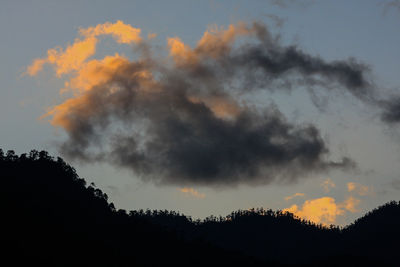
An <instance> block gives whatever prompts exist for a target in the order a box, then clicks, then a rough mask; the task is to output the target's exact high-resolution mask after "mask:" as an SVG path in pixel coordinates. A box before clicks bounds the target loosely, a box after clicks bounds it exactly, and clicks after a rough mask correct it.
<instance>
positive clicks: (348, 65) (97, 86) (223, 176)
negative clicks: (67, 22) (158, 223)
mask: <svg viewBox="0 0 400 267" xmlns="http://www.w3.org/2000/svg"><path fill="white" fill-rule="evenodd" d="M112 25H118V27H117V26H115V27H114V26H112ZM123 25H125V26H123ZM135 29H136V28H133V27H131V26H130V25H126V24H124V23H123V22H117V23H115V24H110V23H106V24H101V25H97V26H96V27H90V28H88V29H81V31H80V34H81V36H83V37H84V39H83V40H81V39H77V40H76V41H75V43H74V44H73V45H70V46H68V47H67V49H66V50H62V49H61V48H59V49H58V50H57V51H58V52H56V53H55V57H54V58H55V59H54V62H52V61H50V59H48V58H47V59H45V60H46V64H47V63H49V64H52V65H53V66H54V67H55V72H56V75H57V76H59V77H61V78H63V77H65V78H66V79H67V81H66V83H65V88H63V92H64V91H72V92H73V93H72V94H71V96H70V97H69V98H67V99H66V100H65V101H64V102H63V103H61V104H59V105H56V106H54V107H51V108H50V109H49V110H48V112H47V114H45V115H44V117H47V118H50V122H51V123H52V124H53V125H54V126H57V127H62V128H63V129H64V130H65V131H66V133H67V134H68V139H67V140H66V141H65V142H64V143H63V144H61V146H60V149H61V152H62V153H63V155H64V156H66V157H68V158H69V159H75V160H79V161H81V162H93V161H107V162H109V163H112V164H114V165H115V166H119V167H124V168H128V169H130V170H132V171H133V173H134V174H135V175H136V176H137V177H139V178H141V179H142V180H144V181H152V182H154V183H157V184H175V185H179V186H186V185H187V186H189V185H206V186H222V187H223V186H234V185H238V184H248V185H255V184H268V183H271V182H284V183H288V182H296V181H298V179H301V178H305V177H309V176H312V175H313V174H316V173H321V172H328V171H330V170H333V169H341V170H346V169H349V168H353V167H354V166H355V163H354V162H353V161H352V160H351V159H350V158H347V157H341V158H339V159H337V160H332V159H330V153H329V148H328V146H327V145H326V143H325V141H324V140H323V138H322V137H321V134H320V132H319V130H318V129H317V128H316V127H315V126H314V125H312V124H308V123H293V122H290V121H288V120H287V119H286V118H285V116H284V115H283V114H282V113H281V112H280V111H279V109H278V107H276V106H274V105H271V106H265V107H263V108H256V107H254V106H253V105H251V104H247V103H246V102H243V100H242V99H241V98H240V97H238V96H240V95H249V94H253V93H254V92H256V91H257V90H269V91H271V90H281V89H282V90H284V91H290V90H293V89H294V88H298V87H302V86H307V87H308V88H313V87H318V88H320V89H326V90H339V91H343V92H348V93H350V94H352V95H354V96H356V97H358V98H360V99H367V98H368V97H369V95H370V89H371V88H370V83H369V81H368V79H367V77H368V71H369V69H368V67H367V66H366V65H364V64H361V63H358V62H356V60H354V59H348V60H342V61H333V62H328V61H325V60H323V59H322V58H320V57H318V56H313V55H309V54H307V53H305V52H304V51H302V50H301V49H299V48H298V47H295V46H283V45H282V44H280V42H279V38H278V37H277V36H273V35H271V34H270V33H269V30H268V28H267V27H266V26H264V25H262V24H260V23H253V24H251V25H248V24H245V23H238V24H237V25H230V26H229V27H227V28H223V27H216V26H214V27H211V28H209V29H208V30H207V31H206V32H205V33H204V34H203V36H202V37H201V38H200V40H199V42H198V43H197V45H196V46H195V47H194V48H191V47H190V46H188V45H186V44H185V43H184V42H183V41H182V40H181V39H179V38H178V37H173V38H169V39H168V40H167V44H168V50H169V54H168V55H167V56H166V57H163V56H161V55H159V54H156V53H153V51H152V47H151V46H150V44H148V43H146V41H144V40H142V39H141V38H140V36H139V34H140V30H135ZM102 34H111V35H112V36H113V37H114V38H115V40H116V41H117V42H118V43H127V42H129V43H131V44H132V45H134V48H135V49H134V50H135V51H136V52H137V53H138V57H137V59H136V60H135V61H131V60H129V59H127V58H125V57H123V56H120V55H119V54H115V55H113V56H106V57H105V58H103V59H92V60H89V57H90V56H91V55H92V52H94V51H95V46H94V50H93V49H87V50H84V51H86V52H82V53H81V50H80V49H75V46H76V45H78V44H81V42H89V43H90V42H92V41H87V40H88V38H94V39H96V41H95V42H97V36H98V35H102ZM239 39H240V41H239ZM90 40H91V39H90ZM76 51H78V52H76ZM64 57H65V59H64ZM58 62H61V63H58ZM70 62H72V63H70ZM40 64H41V63H36V65H40ZM31 66H35V63H34V64H33V65H31ZM32 68H34V67H32ZM67 73H68V75H66V74H67Z"/></svg>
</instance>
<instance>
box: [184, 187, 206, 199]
mask: <svg viewBox="0 0 400 267" xmlns="http://www.w3.org/2000/svg"><path fill="white" fill-rule="evenodd" d="M179 191H180V192H182V193H184V194H186V195H190V196H193V197H195V198H205V197H206V195H205V194H203V193H199V192H198V191H197V190H195V189H193V188H191V187H183V188H180V189H179Z"/></svg>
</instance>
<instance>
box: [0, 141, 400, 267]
mask: <svg viewBox="0 0 400 267" xmlns="http://www.w3.org/2000/svg"><path fill="white" fill-rule="evenodd" d="M0 179H1V182H2V185H1V187H0V188H1V189H0V203H1V204H0V208H1V215H2V216H1V222H0V227H1V228H0V229H1V230H0V231H1V232H0V234H1V244H2V248H1V254H0V256H1V260H2V261H3V262H11V264H8V266H32V265H40V266H165V265H176V266H208V265H221V266H225V265H242V266H283V265H284V266H287V265H304V266H311V265H313V266H366V265H371V264H372V265H376V266H399V260H398V259H397V258H398V255H397V252H398V250H399V240H400V230H399V226H400V203H399V202H396V201H392V202H389V203H387V204H385V205H383V206H381V207H379V208H377V209H375V210H373V211H371V212H369V213H367V214H366V215H365V216H363V217H362V218H359V219H358V220H356V221H355V222H354V223H352V224H350V225H348V226H346V227H344V228H339V227H337V226H333V225H332V226H330V227H324V226H322V225H317V224H314V223H312V222H309V221H305V220H301V219H299V218H296V217H294V216H293V215H292V214H290V213H287V212H282V211H272V210H264V209H253V210H246V211H243V210H239V211H235V212H232V213H231V214H230V215H228V216H226V217H221V216H219V217H215V216H210V217H208V218H206V219H204V220H202V221H201V220H192V219H191V218H190V217H186V216H185V215H182V214H180V213H178V212H174V211H166V210H165V211H157V210H154V211H150V210H145V211H144V210H138V211H129V212H126V211H125V210H121V209H116V208H115V207H114V205H113V204H112V203H111V202H109V201H108V197H107V195H106V194H105V193H103V192H102V191H101V190H100V189H99V188H96V186H95V185H94V184H90V185H87V184H86V182H85V180H84V179H82V178H80V177H79V176H78V174H77V173H76V171H75V169H74V168H73V167H71V166H70V165H68V164H67V163H66V162H65V161H64V160H62V159H61V158H53V157H51V156H50V155H49V154H48V153H47V152H46V151H40V152H39V151H36V150H33V151H31V152H30V153H28V154H21V155H16V154H15V153H14V151H7V152H6V153H4V152H3V151H2V150H1V149H0ZM3 266H5V265H3Z"/></svg>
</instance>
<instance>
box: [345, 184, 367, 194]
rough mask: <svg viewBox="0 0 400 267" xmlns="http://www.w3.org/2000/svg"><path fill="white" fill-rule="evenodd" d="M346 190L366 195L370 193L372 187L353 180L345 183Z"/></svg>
mask: <svg viewBox="0 0 400 267" xmlns="http://www.w3.org/2000/svg"><path fill="white" fill-rule="evenodd" d="M347 191H349V192H350V193H351V192H353V193H356V194H358V195H360V196H366V195H368V194H370V193H372V189H371V188H369V187H368V186H366V185H362V184H359V183H354V182H349V183H347Z"/></svg>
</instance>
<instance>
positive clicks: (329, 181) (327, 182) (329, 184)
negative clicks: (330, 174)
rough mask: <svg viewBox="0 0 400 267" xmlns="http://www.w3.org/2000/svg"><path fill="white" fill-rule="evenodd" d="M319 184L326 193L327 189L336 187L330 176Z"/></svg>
mask: <svg viewBox="0 0 400 267" xmlns="http://www.w3.org/2000/svg"><path fill="white" fill-rule="evenodd" d="M321 186H322V188H323V189H324V192H325V193H328V192H329V191H331V189H332V188H335V187H336V184H335V183H334V182H333V181H332V179H331V178H327V179H325V180H324V181H323V182H322V183H321Z"/></svg>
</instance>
